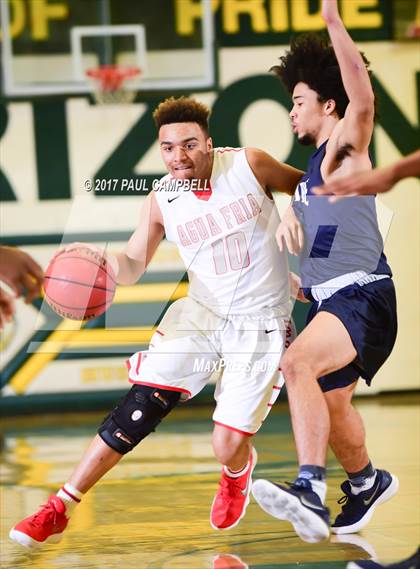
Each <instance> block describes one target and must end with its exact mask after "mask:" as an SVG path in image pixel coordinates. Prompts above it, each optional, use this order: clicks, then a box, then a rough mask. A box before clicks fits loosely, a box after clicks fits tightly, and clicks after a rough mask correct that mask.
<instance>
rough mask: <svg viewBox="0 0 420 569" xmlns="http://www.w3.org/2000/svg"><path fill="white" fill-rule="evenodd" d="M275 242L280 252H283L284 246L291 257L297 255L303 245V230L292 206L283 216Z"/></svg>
mask: <svg viewBox="0 0 420 569" xmlns="http://www.w3.org/2000/svg"><path fill="white" fill-rule="evenodd" d="M276 240H277V244H278V246H279V249H280V251H283V250H284V247H285V246H286V247H287V249H288V251H289V252H290V253H291V254H292V255H299V253H300V252H301V250H302V247H303V243H304V235H303V229H302V226H301V224H300V223H299V221H298V219H297V217H296V215H295V213H294V211H293V207H292V206H289V207H288V209H287V210H286V212H285V214H284V215H283V218H282V220H281V223H280V225H279V227H278V229H277V232H276Z"/></svg>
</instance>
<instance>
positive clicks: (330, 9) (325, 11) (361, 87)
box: [322, 0, 375, 152]
mask: <svg viewBox="0 0 420 569" xmlns="http://www.w3.org/2000/svg"><path fill="white" fill-rule="evenodd" d="M322 16H323V18H324V21H325V23H326V24H327V28H328V33H329V35H330V38H331V43H332V46H333V48H334V52H335V55H336V57H337V61H338V64H339V66H340V72H341V78H342V80H343V84H344V88H345V90H346V93H347V96H348V98H349V101H350V102H349V104H348V106H347V109H346V112H345V115H344V119H343V124H342V128H341V130H340V135H339V140H338V143H339V145H340V146H342V145H345V144H350V145H351V146H352V148H353V149H354V151H355V152H363V151H364V150H366V148H367V147H368V145H369V142H370V139H371V136H372V131H373V121H374V115H375V97H374V93H373V89H372V85H371V82H370V78H369V74H368V71H367V69H366V66H365V63H364V61H363V58H362V56H361V55H360V53H359V50H358V49H357V47H356V45H355V44H354V42H353V40H352V39H351V37H350V35H349V34H348V32H347V30H346V28H345V27H344V24H343V22H342V20H341V18H340V15H339V13H338V8H337V0H323V2H322Z"/></svg>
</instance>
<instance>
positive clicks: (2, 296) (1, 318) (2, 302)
mask: <svg viewBox="0 0 420 569" xmlns="http://www.w3.org/2000/svg"><path fill="white" fill-rule="evenodd" d="M14 313H15V300H14V298H13V297H12V296H10V294H7V292H6V291H4V290H3V289H2V288H0V330H3V328H4V327H5V325H6V323H7V322H10V321H11V319H12V318H13V314H14Z"/></svg>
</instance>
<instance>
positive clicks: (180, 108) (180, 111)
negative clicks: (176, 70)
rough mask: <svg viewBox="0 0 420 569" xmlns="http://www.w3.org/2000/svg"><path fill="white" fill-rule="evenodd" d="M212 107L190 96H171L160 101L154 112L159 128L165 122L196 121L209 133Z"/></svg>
mask: <svg viewBox="0 0 420 569" xmlns="http://www.w3.org/2000/svg"><path fill="white" fill-rule="evenodd" d="M209 115H210V109H209V108H208V107H207V106H206V105H204V104H203V103H200V102H198V101H196V100H195V99H191V98H189V97H179V98H178V99H176V98H175V97H169V98H168V99H165V100H164V101H163V102H162V103H160V104H159V105H158V106H157V107H156V109H155V110H154V112H153V118H154V121H155V124H156V127H157V129H158V130H159V129H160V127H161V126H162V125H164V124H172V123H175V122H196V123H198V124H199V125H200V126H201V128H202V129H203V131H204V132H205V133H206V134H207V135H208V132H209Z"/></svg>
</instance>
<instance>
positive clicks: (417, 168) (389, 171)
mask: <svg viewBox="0 0 420 569" xmlns="http://www.w3.org/2000/svg"><path fill="white" fill-rule="evenodd" d="M410 176H420V150H417V151H416V152H412V153H411V154H409V155H408V156H406V157H405V158H401V159H400V160H397V162H394V164H391V165H390V166H385V167H384V168H377V169H376V170H370V171H368V172H361V173H356V174H353V175H352V176H346V177H343V178H335V179H334V177H332V178H330V179H329V180H328V183H326V184H325V185H323V186H322V187H321V188H314V190H313V191H314V193H316V194H318V195H323V194H336V195H337V196H349V195H366V194H381V193H384V192H388V191H389V190H390V189H391V188H392V186H393V185H394V184H396V183H397V182H399V181H400V180H402V179H403V178H409V177H410ZM337 199H339V197H334V196H332V197H331V198H330V200H329V201H331V202H334V201H337Z"/></svg>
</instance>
